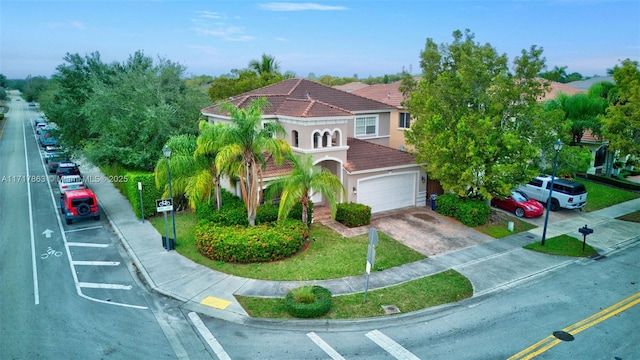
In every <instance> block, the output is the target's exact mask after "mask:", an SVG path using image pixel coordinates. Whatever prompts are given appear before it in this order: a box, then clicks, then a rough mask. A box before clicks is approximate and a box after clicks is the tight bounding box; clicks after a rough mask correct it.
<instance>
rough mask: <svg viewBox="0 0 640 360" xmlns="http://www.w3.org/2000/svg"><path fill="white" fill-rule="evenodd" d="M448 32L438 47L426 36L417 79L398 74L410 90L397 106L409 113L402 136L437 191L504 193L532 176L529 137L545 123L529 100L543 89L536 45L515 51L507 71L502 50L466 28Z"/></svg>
mask: <svg viewBox="0 0 640 360" xmlns="http://www.w3.org/2000/svg"><path fill="white" fill-rule="evenodd" d="M453 38H454V40H453V42H452V43H451V44H448V45H447V44H443V45H441V46H438V45H437V44H436V43H435V42H434V41H433V40H432V39H427V42H426V45H425V49H424V50H423V51H422V52H421V56H420V58H421V61H420V66H421V68H422V72H423V75H422V78H421V79H420V80H419V81H418V83H417V84H413V85H411V84H408V85H407V83H410V82H411V81H412V79H410V78H408V77H405V79H404V80H403V81H404V82H405V85H404V86H403V89H404V90H405V91H406V90H407V89H412V91H411V93H410V94H407V95H410V97H409V99H408V101H406V102H405V105H406V107H407V108H408V109H409V111H410V112H411V114H412V117H413V118H415V119H416V121H415V122H414V123H413V124H412V126H411V130H410V131H408V132H407V142H408V143H409V144H412V145H414V148H415V154H416V158H417V160H418V162H419V163H425V164H427V165H426V170H427V171H428V172H429V174H430V176H433V177H434V178H436V179H438V180H439V181H440V182H441V184H442V186H443V187H444V188H445V190H449V191H453V192H455V193H456V194H458V196H461V197H470V198H478V197H482V198H491V197H492V196H496V195H506V194H508V193H509V191H510V190H511V189H512V188H513V187H514V186H517V185H519V184H522V183H525V182H527V181H529V180H530V179H531V178H533V177H534V176H535V175H537V173H538V171H539V170H538V169H537V168H535V167H534V166H532V165H531V160H532V159H535V158H537V157H539V155H540V148H539V147H538V146H537V145H536V141H534V139H535V138H539V137H540V136H542V135H545V134H547V133H548V132H549V131H550V129H551V128H552V126H551V122H550V121H551V118H550V116H547V115H546V114H545V113H544V112H543V110H542V106H541V105H539V104H538V102H537V99H539V98H541V97H542V96H543V94H544V93H545V92H546V91H547V89H546V87H545V83H544V82H541V81H540V80H539V79H537V75H538V74H539V73H540V70H541V69H542V68H543V66H544V58H543V57H542V50H541V49H538V48H536V47H535V46H532V47H531V48H530V49H529V50H528V51H525V50H523V51H522V52H521V55H520V56H519V57H516V58H515V59H514V64H513V66H514V69H513V71H510V70H509V67H508V59H507V57H506V55H499V54H498V53H497V52H496V50H495V49H494V48H493V47H491V46H490V44H485V45H480V44H477V43H475V42H474V35H473V34H472V33H471V32H470V31H469V30H466V32H465V34H464V35H463V33H462V32H461V31H459V30H457V31H455V32H454V33H453Z"/></svg>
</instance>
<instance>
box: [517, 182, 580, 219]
mask: <svg viewBox="0 0 640 360" xmlns="http://www.w3.org/2000/svg"><path fill="white" fill-rule="evenodd" d="M550 188H551V176H550V175H542V176H538V177H536V178H535V179H533V180H531V181H530V182H529V183H528V184H526V185H524V186H521V187H519V188H518V190H519V191H521V192H523V193H525V194H526V195H527V196H529V197H530V198H532V199H535V200H538V201H540V202H541V203H543V204H545V205H546V204H547V199H549V189H550ZM585 205H587V189H586V188H585V187H584V185H583V184H581V183H579V182H575V181H571V180H567V179H560V178H557V177H556V178H554V180H553V192H552V196H551V204H550V206H549V210H551V211H558V210H559V209H560V208H563V209H582V208H583V207H584V206H585Z"/></svg>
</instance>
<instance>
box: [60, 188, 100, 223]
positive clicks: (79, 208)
mask: <svg viewBox="0 0 640 360" xmlns="http://www.w3.org/2000/svg"><path fill="white" fill-rule="evenodd" d="M60 212H62V214H63V215H64V217H65V219H66V220H67V225H71V223H72V222H73V220H75V219H81V218H86V217H93V220H96V221H98V220H100V207H99V206H98V199H97V198H96V195H95V194H94V193H93V191H91V190H90V189H79V190H68V191H65V193H64V195H63V196H62V197H61V198H60Z"/></svg>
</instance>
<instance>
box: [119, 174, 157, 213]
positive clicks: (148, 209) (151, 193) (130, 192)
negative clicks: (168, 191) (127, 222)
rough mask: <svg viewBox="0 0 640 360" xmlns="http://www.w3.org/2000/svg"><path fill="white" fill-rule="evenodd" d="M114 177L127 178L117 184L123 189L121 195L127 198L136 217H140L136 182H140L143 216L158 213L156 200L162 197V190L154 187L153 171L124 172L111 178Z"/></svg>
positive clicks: (138, 192) (138, 193)
mask: <svg viewBox="0 0 640 360" xmlns="http://www.w3.org/2000/svg"><path fill="white" fill-rule="evenodd" d="M116 178H123V179H126V180H127V181H125V182H124V183H120V184H119V185H121V189H122V190H121V191H123V195H124V196H125V197H126V198H127V199H128V200H129V203H131V206H132V207H133V213H134V214H136V216H137V217H140V191H139V190H138V182H141V183H142V203H143V206H144V216H145V217H151V216H155V215H157V214H158V212H157V210H156V200H159V199H162V191H161V190H158V189H157V188H156V177H155V174H154V173H146V172H126V173H125V174H124V175H122V176H114V177H113V179H116ZM114 185H115V184H114ZM122 185H123V186H122Z"/></svg>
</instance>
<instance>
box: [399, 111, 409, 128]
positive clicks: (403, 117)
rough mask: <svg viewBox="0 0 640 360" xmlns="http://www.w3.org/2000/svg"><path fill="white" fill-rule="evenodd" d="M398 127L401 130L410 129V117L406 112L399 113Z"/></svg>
mask: <svg viewBox="0 0 640 360" xmlns="http://www.w3.org/2000/svg"><path fill="white" fill-rule="evenodd" d="M398 127H399V128H401V129H409V128H411V115H410V114H409V113H406V112H401V113H400V120H399V121H398Z"/></svg>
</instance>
